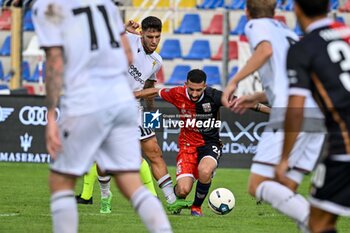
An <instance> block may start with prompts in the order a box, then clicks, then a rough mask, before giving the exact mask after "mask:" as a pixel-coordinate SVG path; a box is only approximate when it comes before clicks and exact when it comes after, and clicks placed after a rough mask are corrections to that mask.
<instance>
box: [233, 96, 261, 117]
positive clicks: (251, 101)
mask: <svg viewBox="0 0 350 233" xmlns="http://www.w3.org/2000/svg"><path fill="white" fill-rule="evenodd" d="M257 103H258V101H257V100H256V99H255V97H254V95H246V96H241V97H239V98H236V99H234V100H232V103H231V105H230V109H231V110H232V111H233V112H235V113H238V114H243V113H245V111H247V109H250V108H254V107H255V105H256V104H257Z"/></svg>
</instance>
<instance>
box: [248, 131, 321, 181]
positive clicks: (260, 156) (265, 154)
mask: <svg viewBox="0 0 350 233" xmlns="http://www.w3.org/2000/svg"><path fill="white" fill-rule="evenodd" d="M324 139H325V134H324V133H321V132H320V133H306V132H301V133H300V134H299V135H298V138H297V141H296V143H295V145H294V147H293V150H292V152H291V154H290V157H289V167H290V168H291V169H290V171H289V172H288V173H287V177H289V178H290V179H292V180H294V181H295V182H297V183H300V182H301V181H302V179H303V177H304V174H305V173H308V172H311V171H312V170H313V169H314V167H315V164H316V162H317V161H318V158H319V156H320V154H321V150H322V146H323V142H324ZM283 140H284V132H283V131H282V130H278V131H276V132H274V131H272V129H270V128H266V129H265V131H264V132H263V134H262V136H261V139H260V141H259V143H258V147H257V153H256V155H255V156H254V157H253V164H252V166H251V169H250V171H251V172H252V173H255V174H258V175H261V176H264V177H268V178H274V176H275V175H274V173H275V167H274V166H275V165H276V164H277V163H278V162H279V161H280V158H281V154H282V147H283Z"/></svg>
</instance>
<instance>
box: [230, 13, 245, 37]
mask: <svg viewBox="0 0 350 233" xmlns="http://www.w3.org/2000/svg"><path fill="white" fill-rule="evenodd" d="M247 22H248V19H247V16H246V15H242V16H241V18H240V19H239V21H238V24H237V26H236V28H235V29H233V30H232V31H231V32H230V34H231V35H244V27H245V25H246V24H247Z"/></svg>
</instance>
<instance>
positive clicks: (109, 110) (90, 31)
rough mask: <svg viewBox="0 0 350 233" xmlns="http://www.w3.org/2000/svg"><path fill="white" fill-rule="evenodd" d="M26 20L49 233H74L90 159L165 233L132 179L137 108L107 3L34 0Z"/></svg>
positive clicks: (136, 164)
mask: <svg viewBox="0 0 350 233" xmlns="http://www.w3.org/2000/svg"><path fill="white" fill-rule="evenodd" d="M33 20H34V23H35V30H36V33H37V34H38V38H39V43H40V45H41V47H42V48H43V49H45V53H46V59H47V61H46V62H47V65H46V75H47V78H46V93H47V96H46V100H47V108H48V123H47V127H46V142H47V150H48V152H49V153H50V155H51V156H52V164H51V170H50V175H49V185H50V190H51V214H52V220H53V231H54V232H56V233H71V232H72V233H75V232H77V231H78V211H77V203H76V201H75V198H74V193H73V189H74V186H75V181H76V178H77V177H79V176H81V175H82V174H84V173H85V172H87V171H88V169H89V168H90V167H91V166H92V164H93V162H95V161H96V162H97V164H98V165H99V167H100V169H101V170H102V171H103V172H106V173H109V174H113V175H114V177H115V180H116V184H117V185H118V187H119V188H120V190H121V192H122V193H123V195H124V196H125V197H126V198H128V199H129V200H130V201H131V204H132V206H133V207H134V209H135V210H136V211H137V212H138V214H139V215H140V217H141V219H142V220H143V222H144V224H145V225H146V226H147V228H148V230H149V231H150V232H172V230H171V226H170V224H169V221H168V219H167V216H166V215H165V212H164V210H163V208H162V206H161V203H160V202H159V200H158V199H157V198H155V197H154V196H153V195H152V194H151V193H149V192H148V191H147V189H146V188H145V187H143V186H142V183H141V180H140V177H139V168H140V164H141V159H140V158H141V156H140V146H139V141H138V138H137V125H136V124H137V109H136V107H133V106H135V100H134V97H133V95H132V91H131V89H130V87H129V84H128V81H127V77H126V75H125V73H126V71H127V65H128V63H129V64H130V63H131V62H132V55H131V51H130V47H129V44H128V41H127V38H126V36H125V34H124V32H125V29H124V25H123V24H122V22H121V18H120V15H119V11H118V10H117V8H115V6H114V5H113V4H112V2H111V1H109V0H90V1H69V0H61V1H53V0H38V1H36V3H35V4H34V6H33ZM95 25H99V27H95ZM82 38H83V39H82ZM126 55H127V57H126ZM62 89H63V90H62ZM61 91H63V96H62V98H60V95H61ZM59 98H60V109H61V113H62V114H61V118H60V121H59V122H58V123H57V122H56V119H55V118H56V116H55V108H56V107H57V104H58V102H59Z"/></svg>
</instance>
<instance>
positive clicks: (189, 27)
mask: <svg viewBox="0 0 350 233" xmlns="http://www.w3.org/2000/svg"><path fill="white" fill-rule="evenodd" d="M201 28H202V27H201V20H200V18H199V15H198V14H185V16H184V17H183V19H182V21H181V25H180V27H179V28H178V29H176V30H174V33H176V34H192V33H194V32H201V31H202V29H201Z"/></svg>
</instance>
